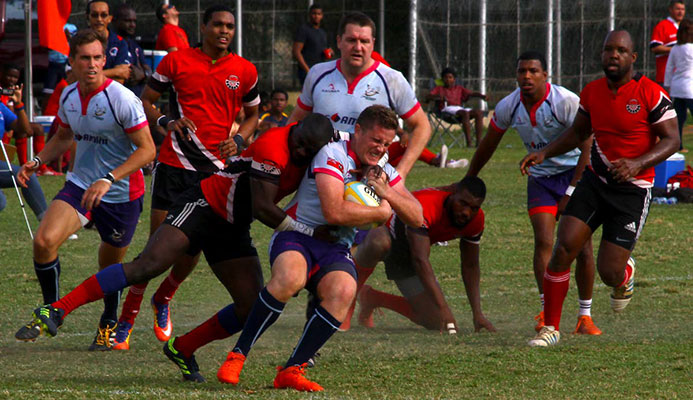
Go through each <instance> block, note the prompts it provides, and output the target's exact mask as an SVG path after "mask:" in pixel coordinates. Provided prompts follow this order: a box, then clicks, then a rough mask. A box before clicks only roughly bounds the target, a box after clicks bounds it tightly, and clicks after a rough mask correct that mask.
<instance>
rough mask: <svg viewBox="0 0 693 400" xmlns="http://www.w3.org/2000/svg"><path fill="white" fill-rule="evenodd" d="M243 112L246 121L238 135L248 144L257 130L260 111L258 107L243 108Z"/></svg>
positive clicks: (242, 123)
mask: <svg viewBox="0 0 693 400" xmlns="http://www.w3.org/2000/svg"><path fill="white" fill-rule="evenodd" d="M243 112H244V114H245V119H244V120H243V122H241V126H240V127H239V128H238V134H239V135H241V137H243V140H244V141H246V142H247V141H248V139H250V137H251V136H253V134H254V133H255V130H256V129H257V124H258V119H259V118H260V109H259V108H258V106H243Z"/></svg>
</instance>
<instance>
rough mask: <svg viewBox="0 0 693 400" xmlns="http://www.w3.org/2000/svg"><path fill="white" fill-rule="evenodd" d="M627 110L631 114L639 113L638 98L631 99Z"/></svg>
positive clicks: (627, 104)
mask: <svg viewBox="0 0 693 400" xmlns="http://www.w3.org/2000/svg"><path fill="white" fill-rule="evenodd" d="M626 111H628V112H629V113H631V114H637V113H638V111H640V103H638V101H637V100H636V99H630V100H628V102H627V103H626Z"/></svg>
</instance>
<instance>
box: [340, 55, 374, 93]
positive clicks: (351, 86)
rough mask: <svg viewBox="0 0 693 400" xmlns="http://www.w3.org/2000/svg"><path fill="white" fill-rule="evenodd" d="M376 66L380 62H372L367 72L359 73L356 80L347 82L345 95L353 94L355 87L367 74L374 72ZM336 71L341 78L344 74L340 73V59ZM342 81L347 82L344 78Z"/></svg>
mask: <svg viewBox="0 0 693 400" xmlns="http://www.w3.org/2000/svg"><path fill="white" fill-rule="evenodd" d="M378 65H380V61H377V60H373V65H371V66H370V67H368V69H367V70H365V71H363V72H361V73H360V74H359V75H358V76H357V77H356V79H354V81H353V82H351V83H348V82H347V93H348V94H354V89H356V85H358V84H359V82H360V81H361V79H363V78H364V77H365V76H368V74H370V73H371V72H373V71H375V69H376V68H378ZM337 70H338V71H339V72H340V73H341V74H342V76H344V72H342V59H341V58H340V59H339V60H337ZM344 80H345V81H346V80H347V79H346V76H344Z"/></svg>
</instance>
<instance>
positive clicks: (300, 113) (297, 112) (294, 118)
mask: <svg viewBox="0 0 693 400" xmlns="http://www.w3.org/2000/svg"><path fill="white" fill-rule="evenodd" d="M308 114H310V111H306V110H304V109H302V108H301V107H300V106H299V105H296V107H294V110H293V111H292V112H291V115H290V116H289V120H288V121H286V124H287V125H291V124H293V123H294V122H298V121H302V120H303V118H305V117H307V116H308Z"/></svg>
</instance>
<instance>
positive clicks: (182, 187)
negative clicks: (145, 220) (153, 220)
mask: <svg viewBox="0 0 693 400" xmlns="http://www.w3.org/2000/svg"><path fill="white" fill-rule="evenodd" d="M210 175H212V174H211V173H209V172H201V171H190V170H187V169H183V168H176V167H172V166H170V165H167V164H163V163H157V164H156V167H154V171H153V172H152V208H153V209H156V210H167V211H168V210H169V209H170V208H171V206H172V205H173V204H174V203H175V202H176V198H177V197H178V196H180V195H181V194H182V193H184V192H185V191H186V190H188V189H190V188H191V187H193V186H197V185H198V184H199V183H200V181H201V180H203V179H204V178H207V177H208V176H210Z"/></svg>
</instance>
